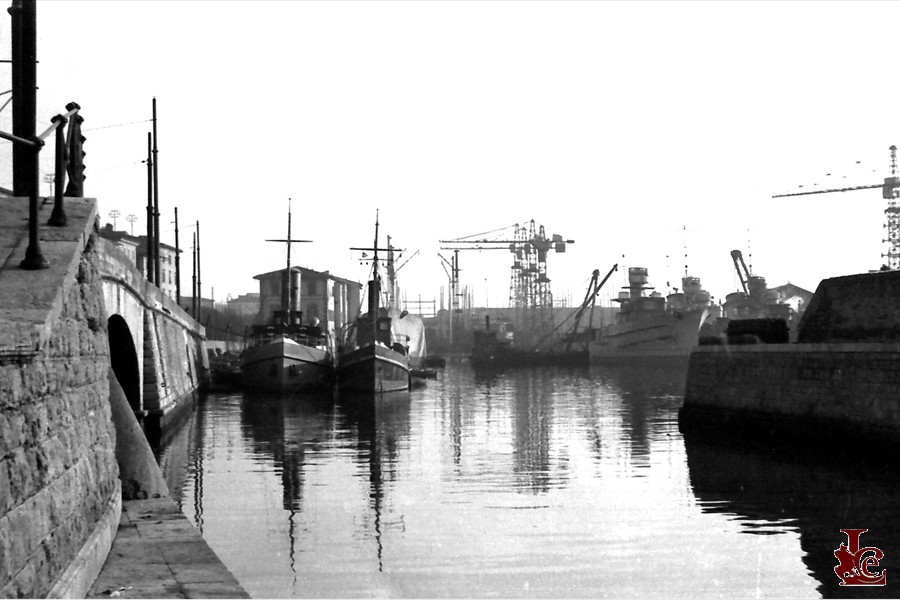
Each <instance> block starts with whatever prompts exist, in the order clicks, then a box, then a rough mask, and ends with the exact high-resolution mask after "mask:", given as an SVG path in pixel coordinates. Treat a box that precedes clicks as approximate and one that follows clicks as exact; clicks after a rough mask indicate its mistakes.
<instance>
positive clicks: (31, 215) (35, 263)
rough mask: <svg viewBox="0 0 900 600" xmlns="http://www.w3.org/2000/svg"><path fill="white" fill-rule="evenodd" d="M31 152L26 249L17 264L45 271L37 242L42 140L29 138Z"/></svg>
mask: <svg viewBox="0 0 900 600" xmlns="http://www.w3.org/2000/svg"><path fill="white" fill-rule="evenodd" d="M31 143H32V144H33V146H32V151H33V152H34V159H33V160H34V170H33V175H34V181H33V182H32V186H31V190H30V192H31V193H30V196H29V198H28V248H26V250H25V258H24V260H22V262H21V263H19V266H20V267H22V268H23V269H28V270H37V269H46V268H47V267H49V266H50V263H48V262H47V259H45V258H44V255H43V253H42V252H41V244H40V240H38V233H39V230H38V208H39V206H38V185H39V184H38V178H39V177H38V173H39V169H38V164H39V163H40V156H41V148H42V147H43V145H44V142H43V140H41V139H40V138H38V137H36V136H34V137H32V138H31Z"/></svg>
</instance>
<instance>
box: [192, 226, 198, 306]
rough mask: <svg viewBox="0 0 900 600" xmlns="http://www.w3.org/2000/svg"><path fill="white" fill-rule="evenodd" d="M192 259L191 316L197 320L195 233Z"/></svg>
mask: <svg viewBox="0 0 900 600" xmlns="http://www.w3.org/2000/svg"><path fill="white" fill-rule="evenodd" d="M191 257H192V259H193V263H194V264H193V270H194V272H193V275H191V316H192V317H194V320H195V321H196V320H197V232H196V231H195V232H194V245H193V250H192V252H191Z"/></svg>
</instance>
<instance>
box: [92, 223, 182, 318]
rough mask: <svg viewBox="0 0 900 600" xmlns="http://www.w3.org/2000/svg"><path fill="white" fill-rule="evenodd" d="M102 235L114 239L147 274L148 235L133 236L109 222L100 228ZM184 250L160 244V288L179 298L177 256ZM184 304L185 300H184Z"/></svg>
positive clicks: (139, 268)
mask: <svg viewBox="0 0 900 600" xmlns="http://www.w3.org/2000/svg"><path fill="white" fill-rule="evenodd" d="M100 237H102V238H105V239H107V240H110V241H113V242H115V243H116V245H117V246H118V247H119V248H120V249H121V250H122V251H123V252H124V253H125V255H126V256H128V258H129V259H131V261H132V263H133V264H134V266H135V267H136V268H137V270H138V271H140V272H141V273H143V274H144V277H146V276H147V236H145V235H141V236H133V235H130V234H128V233H126V232H124V231H118V230H115V229H113V227H112V225H110V224H109V223H107V224H106V225H104V226H103V228H102V229H101V230H100ZM180 252H182V250H176V249H175V248H173V247H172V246H169V245H168V244H163V243H161V242H160V244H159V288H160V289H161V290H162V291H163V293H164V294H166V295H167V296H168V297H170V298H172V299H173V300H177V298H176V295H177V284H176V283H175V282H176V279H177V276H178V274H177V273H176V270H175V256H176V255H177V253H180ZM182 305H183V302H182Z"/></svg>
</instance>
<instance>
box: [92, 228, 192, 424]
mask: <svg viewBox="0 0 900 600" xmlns="http://www.w3.org/2000/svg"><path fill="white" fill-rule="evenodd" d="M101 241H102V244H103V247H102V249H103V251H102V252H101V255H100V256H101V265H100V270H101V273H102V276H103V292H104V297H105V298H106V312H107V314H108V315H109V316H110V317H114V316H115V317H117V318H121V322H123V323H124V324H125V325H126V326H127V328H128V333H129V334H130V338H131V339H132V340H133V349H132V350H130V351H128V353H130V352H133V353H134V357H133V361H131V362H132V363H133V364H131V363H129V364H125V365H122V366H120V365H114V366H116V367H118V368H117V375H118V376H119V381H120V383H122V385H123V387H124V388H125V392H126V395H128V397H129V398H128V400H129V403H131V405H132V408H133V409H134V411H135V413H136V414H137V415H138V416H139V417H141V418H144V417H150V418H155V419H160V420H162V421H166V420H168V419H170V418H173V417H175V416H177V413H178V412H180V411H182V410H185V409H187V408H189V407H190V406H191V405H192V403H193V400H194V396H195V394H196V392H197V391H198V390H199V389H202V388H203V387H204V386H205V385H207V384H208V383H209V378H210V369H209V357H208V355H207V351H206V331H205V329H204V327H203V326H201V325H200V324H199V323H197V322H196V321H195V320H194V319H193V318H191V316H190V315H188V314H187V312H185V311H184V310H183V309H182V308H181V307H180V306H178V304H177V303H176V302H175V301H174V300H172V299H171V298H170V297H169V296H167V295H166V294H165V293H163V292H162V290H160V289H159V288H158V287H156V286H155V285H153V284H151V283H150V282H149V281H147V279H146V278H145V277H144V276H143V275H142V274H141V272H140V271H138V270H137V269H136V268H135V267H134V265H133V264H132V263H131V261H130V260H129V259H128V258H127V257H126V256H125V255H124V253H122V251H121V250H119V249H118V248H117V247H116V245H115V244H114V243H113V242H111V241H109V240H105V239H104V240H101ZM123 350H126V349H123ZM129 371H130V372H131V374H130V375H129V373H128V372H129ZM130 384H131V385H130Z"/></svg>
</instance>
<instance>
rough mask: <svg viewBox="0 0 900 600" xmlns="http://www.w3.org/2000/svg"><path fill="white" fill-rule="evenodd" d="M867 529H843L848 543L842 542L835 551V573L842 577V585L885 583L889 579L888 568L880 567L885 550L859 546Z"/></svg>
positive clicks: (842, 531)
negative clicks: (861, 537) (879, 562)
mask: <svg viewBox="0 0 900 600" xmlns="http://www.w3.org/2000/svg"><path fill="white" fill-rule="evenodd" d="M867 531H868V529H841V533H844V534H846V535H847V544H846V545H844V544H843V543H841V545H840V546H838V549H837V550H835V551H834V556H835V558H837V559H838V565H837V566H836V567H835V568H834V573H835V574H836V575H837V576H838V577H839V578H840V580H841V585H846V586H852V585H884V584H885V582H886V581H887V569H885V568H881V569H880V570H879V569H878V561H880V560H882V559H883V558H884V552H882V551H881V550H879V549H878V548H876V547H875V546H868V547H866V548H860V547H859V537H860V536H861V535H862V534H864V533H865V532H867ZM873 567H874V568H875V570H872V568H873Z"/></svg>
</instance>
